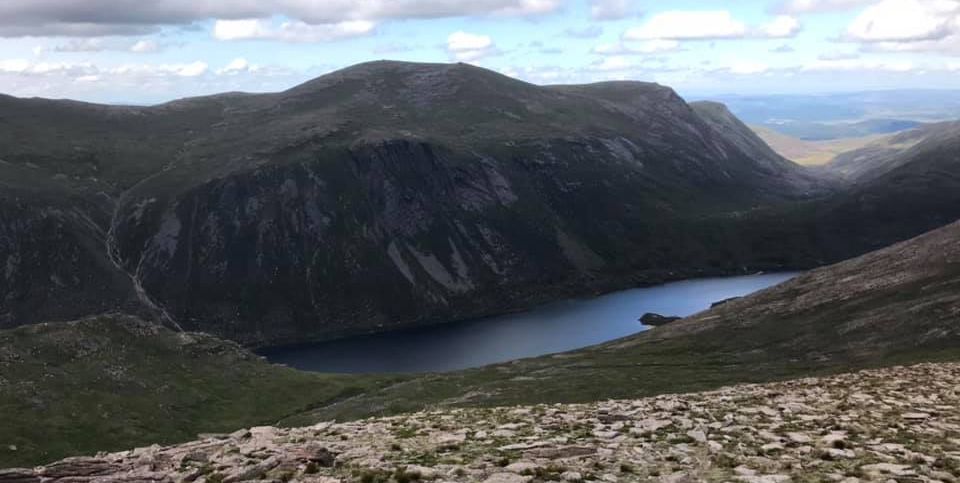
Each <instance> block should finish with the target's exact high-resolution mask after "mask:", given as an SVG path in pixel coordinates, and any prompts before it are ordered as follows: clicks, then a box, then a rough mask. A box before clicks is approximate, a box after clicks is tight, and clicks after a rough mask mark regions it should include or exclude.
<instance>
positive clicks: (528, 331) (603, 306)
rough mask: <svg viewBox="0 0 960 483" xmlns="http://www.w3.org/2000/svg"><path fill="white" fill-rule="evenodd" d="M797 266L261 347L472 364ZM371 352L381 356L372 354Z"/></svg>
mask: <svg viewBox="0 0 960 483" xmlns="http://www.w3.org/2000/svg"><path fill="white" fill-rule="evenodd" d="M798 273H801V272H797V271H787V272H776V273H759V274H751V275H738V276H707V277H698V278H694V279H686V280H678V281H671V282H667V283H661V284H656V285H652V286H648V287H630V288H626V289H622V290H615V291H611V292H607V293H600V294H596V295H590V296H579V297H569V298H565V299H560V300H552V301H549V302H546V303H543V304H539V305H537V306H535V307H533V308H529V309H526V310H514V311H511V312H509V313H500V314H498V315H494V316H488V317H477V318H471V319H467V320H456V321H449V322H444V323H440V324H425V325H421V326H415V327H409V326H407V327H403V328H399V329H397V330H390V331H381V332H374V333H366V334H359V335H353V336H348V337H343V338H337V339H330V340H326V341H322V342H313V341H311V342H305V343H299V344H289V345H282V346H273V347H269V348H261V349H258V350H257V351H256V353H257V354H258V355H260V356H262V357H264V358H265V359H267V360H268V361H270V362H273V363H277V364H283V365H288V366H290V367H293V368H296V369H299V370H306V371H312V372H324V373H382V372H404V373H406V372H445V371H450V370H458V369H466V368H470V367H479V366H482V365H487V364H492V363H498V362H505V361H509V360H514V359H521V358H527V357H535V356H539V355H544V354H549V353H556V352H565V351H568V350H575V349H579V348H583V347H587V346H590V345H595V344H599V343H604V342H608V341H610V340H614V339H617V338H619V337H624V336H628V335H631V334H635V333H638V332H642V331H644V330H647V329H649V328H650V327H649V326H646V325H643V324H641V322H640V321H639V320H638V319H639V318H640V317H641V316H642V315H643V314H644V313H646V312H656V313H662V314H663V315H669V316H689V315H692V314H693V313H695V312H699V311H700V310H705V309H708V308H709V307H710V305H711V304H712V303H715V302H718V301H720V300H723V299H725V298H729V297H730V296H742V295H746V294H747V293H752V292H754V291H756V290H760V289H763V288H767V287H769V286H771V285H775V284H776V283H780V282H782V281H783V280H786V279H788V278H791V277H793V276H795V275H797V274H798ZM695 288H696V289H695ZM664 304H666V305H664ZM670 304H673V305H670ZM673 308H675V309H676V310H673ZM454 347H459V349H454ZM352 351H356V352H352ZM370 354H378V355H379V357H375V358H370V357H369V355H370ZM386 361H392V363H391V362H386ZM352 364H353V365H352ZM338 369H339V370H338Z"/></svg>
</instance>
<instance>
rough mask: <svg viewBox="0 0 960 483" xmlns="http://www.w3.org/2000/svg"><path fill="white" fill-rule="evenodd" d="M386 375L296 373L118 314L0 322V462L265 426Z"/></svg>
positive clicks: (366, 387)
mask: <svg viewBox="0 0 960 483" xmlns="http://www.w3.org/2000/svg"><path fill="white" fill-rule="evenodd" d="M396 380H397V378H388V377H382V378H381V377H375V376H368V377H359V378H358V377H348V376H331V375H319V374H311V373H302V372H297V371H294V370H292V369H287V368H283V367H280V366H274V365H270V364H267V363H265V362H264V361H262V360H261V359H260V358H259V357H257V356H255V355H253V354H251V353H250V352H248V351H246V350H244V349H242V348H240V347H239V346H237V345H236V344H233V343H231V342H224V341H221V340H218V339H215V338H213V337H210V336H206V335H199V334H176V333H173V332H170V331H168V330H166V329H160V328H157V327H155V326H153V325H151V324H148V323H145V322H142V321H139V320H138V319H134V318H131V317H126V316H105V317H99V318H94V319H87V320H83V321H79V322H71V323H55V324H41V325H36V326H30V327H23V328H19V329H14V330H8V331H3V332H0V414H2V415H3V417H2V418H0V468H2V467H9V466H18V465H33V464H38V463H43V462H49V461H52V460H55V459H58V458H62V457H65V456H70V455H76V454H88V453H94V452H97V451H101V450H119V449H128V448H132V447H136V446H144V445H149V444H152V443H160V444H164V443H173V442H182V441H186V440H190V439H193V438H195V437H196V435H197V434H198V433H217V432H229V431H234V430H236V429H238V428H241V427H247V426H252V425H261V424H272V423H274V422H276V421H277V420H279V419H282V418H284V417H286V416H289V415H291V414H293V413H297V412H302V411H304V410H308V409H309V408H310V407H311V406H312V405H318V404H319V405H327V404H330V403H332V402H335V401H337V400H341V399H344V398H346V397H349V396H350V395H352V394H357V393H360V392H366V391H370V390H372V389H375V388H379V387H383V386H385V385H388V384H391V383H393V382H395V381H396ZM14 448H15V449H14Z"/></svg>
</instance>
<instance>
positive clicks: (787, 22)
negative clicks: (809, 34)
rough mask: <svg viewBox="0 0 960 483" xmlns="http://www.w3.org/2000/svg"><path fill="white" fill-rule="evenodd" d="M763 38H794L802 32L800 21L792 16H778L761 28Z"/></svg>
mask: <svg viewBox="0 0 960 483" xmlns="http://www.w3.org/2000/svg"><path fill="white" fill-rule="evenodd" d="M760 31H761V32H762V34H763V36H765V37H769V38H772V39H779V38H785V37H793V36H795V35H797V32H799V31H800V21H799V20H797V18H796V17H791V16H790V15H777V16H776V17H774V18H773V20H771V21H770V22H769V23H767V24H766V25H764V26H762V27H761V28H760Z"/></svg>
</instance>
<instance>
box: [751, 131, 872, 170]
mask: <svg viewBox="0 0 960 483" xmlns="http://www.w3.org/2000/svg"><path fill="white" fill-rule="evenodd" d="M751 129H752V130H753V131H754V132H756V133H757V135H758V136H760V139H762V140H763V141H764V142H765V143H767V144H768V145H769V146H770V147H771V148H773V150H774V151H776V152H777V153H779V154H780V155H781V156H783V157H785V158H787V159H789V160H791V161H793V162H795V163H797V164H800V165H802V166H822V165H824V164H827V163H829V162H830V161H832V160H833V159H834V158H835V157H837V155H839V154H842V153H846V152H848V151H853V150H856V149H859V148H861V147H863V146H866V145H868V144H870V143H872V142H874V141H877V140H879V139H881V138H883V137H884V136H885V135H879V134H878V135H870V136H864V137H858V138H845V139H833V140H829V141H804V140H803V139H800V138H796V137H793V136H789V135H787V134H783V133H781V132H779V131H776V130H774V129H771V128H768V127H764V126H752V127H751Z"/></svg>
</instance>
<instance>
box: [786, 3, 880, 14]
mask: <svg viewBox="0 0 960 483" xmlns="http://www.w3.org/2000/svg"><path fill="white" fill-rule="evenodd" d="M875 1H876V0H787V1H784V2H781V3H780V4H779V5H778V6H777V7H776V8H774V11H775V12H778V13H785V14H800V13H822V12H836V11H842V10H851V9H854V8H858V7H862V6H864V5H867V4H870V3H873V2H875Z"/></svg>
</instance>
